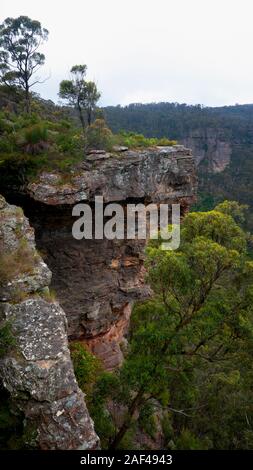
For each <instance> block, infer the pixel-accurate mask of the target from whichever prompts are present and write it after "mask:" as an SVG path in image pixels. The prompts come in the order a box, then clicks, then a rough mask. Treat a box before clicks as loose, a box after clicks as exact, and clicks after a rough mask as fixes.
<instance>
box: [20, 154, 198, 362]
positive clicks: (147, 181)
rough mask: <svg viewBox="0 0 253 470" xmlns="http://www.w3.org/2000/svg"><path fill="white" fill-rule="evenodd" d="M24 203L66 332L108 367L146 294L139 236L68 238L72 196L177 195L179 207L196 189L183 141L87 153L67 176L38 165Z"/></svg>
mask: <svg viewBox="0 0 253 470" xmlns="http://www.w3.org/2000/svg"><path fill="white" fill-rule="evenodd" d="M28 192H29V194H30V198H29V199H28V200H27V201H26V202H25V201H24V202H23V203H22V204H23V206H24V209H25V211H26V214H27V216H28V217H29V220H30V222H31V224H32V225H33V226H34V228H35V233H36V242H37V245H38V248H39V249H40V250H41V252H42V253H43V256H44V259H45V261H46V263H47V264H48V266H49V267H50V269H51V271H52V273H53V276H52V284H51V286H52V288H53V289H54V290H55V291H56V293H57V297H58V299H59V301H60V304H61V306H62V307H63V309H64V311H65V312H66V315H67V318H68V325H69V329H68V333H69V337H70V338H71V339H76V338H78V339H83V340H84V341H85V342H86V343H87V344H88V345H89V346H90V348H91V349H92V351H93V352H94V353H96V354H98V355H99V356H100V357H102V359H103V361H104V364H105V366H106V367H107V368H108V369H110V368H113V367H115V366H116V365H118V364H119V363H120V361H121V359H122V353H121V348H120V343H121V341H122V339H123V337H124V333H125V332H126V329H127V326H128V321H129V317H130V313H131V307H132V304H133V301H134V300H136V299H143V298H146V297H147V295H148V294H149V291H148V288H147V286H145V283H144V267H143V259H144V248H145V241H143V240H107V239H103V240H80V241H79V240H75V239H74V238H73V236H72V232H71V228H72V224H73V217H72V208H73V204H74V203H76V202H79V201H87V202H89V203H91V204H92V203H93V201H94V197H95V196H96V195H102V196H103V197H104V201H105V202H106V203H109V202H112V201H118V202H121V204H122V205H123V206H125V205H126V204H127V202H129V201H132V202H143V203H149V202H154V203H157V204H159V203H161V202H167V203H169V204H171V203H176V202H179V203H180V204H181V210H182V215H183V214H184V212H185V211H187V210H188V207H189V205H190V204H191V203H192V201H193V200H194V198H195V195H196V175H195V162H194V158H193V157H192V155H191V151H190V150H188V149H186V148H184V147H182V146H175V147H165V148H153V149H147V150H145V151H126V152H119V153H114V154H104V155H103V154H94V155H90V156H89V157H88V159H86V160H85V161H84V162H83V163H82V164H81V165H79V166H78V167H77V168H75V169H73V173H72V174H70V175H69V176H68V179H67V181H66V179H65V180H62V176H61V175H60V174H59V173H53V174H52V173H51V174H48V173H44V174H42V175H40V178H39V179H38V180H37V181H36V182H35V183H32V184H30V185H29V187H28Z"/></svg>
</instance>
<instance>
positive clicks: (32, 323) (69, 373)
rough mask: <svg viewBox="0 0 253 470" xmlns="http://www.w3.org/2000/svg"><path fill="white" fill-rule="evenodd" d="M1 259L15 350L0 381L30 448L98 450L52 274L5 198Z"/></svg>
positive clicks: (1, 302)
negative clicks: (51, 292) (28, 433)
mask: <svg viewBox="0 0 253 470" xmlns="http://www.w3.org/2000/svg"><path fill="white" fill-rule="evenodd" d="M20 246H21V248H20ZM22 249H23V251H22ZM17 250H18V252H17ZM28 254H29V262H27V260H26V259H25V256H28ZM22 256H24V257H23V258H22ZM0 257H2V259H3V260H4V263H6V269H7V267H8V266H7V261H9V264H10V266H9V267H8V276H2V278H1V279H0V322H1V326H4V325H5V324H7V323H8V324H10V325H11V330H12V334H13V337H14V338H15V346H13V347H12V348H11V349H10V350H7V351H6V354H4V356H3V357H2V358H1V360H0V372H1V381H2V383H3V385H4V387H5V388H6V389H7V390H8V391H9V393H10V394H11V397H12V398H13V399H14V401H15V404H16V405H17V406H18V408H19V409H20V410H21V411H22V412H23V413H24V416H25V423H26V424H25V425H26V427H27V428H32V429H33V445H34V444H35V445H36V446H37V447H39V448H41V449H94V448H97V446H98V437H97V436H96V433H95V431H94V427H93V423H92V420H91V418H90V417H89V414H88V411H87V408H86V405H85V402H84V395H83V393H82V392H81V390H80V389H79V388H78V385H77V382H76V379H75V376H74V371H73V366H72V362H71V359H70V353H69V349H68V339H67V320H66V316H65V313H64V311H63V310H62V308H61V307H60V305H59V304H58V303H57V302H53V301H50V299H49V298H48V284H49V283H50V280H51V272H50V270H49V269H48V267H47V266H46V264H45V263H44V261H43V260H42V258H41V257H40V256H39V254H38V253H37V251H36V248H35V241H34V231H33V229H32V228H31V227H30V225H29V222H28V220H27V218H26V217H25V216H24V214H23V211H22V210H21V209H20V208H17V207H16V206H11V205H9V204H7V203H6V201H5V200H4V198H3V197H0ZM19 257H20V259H19ZM13 258H14V259H13ZM22 264H23V267H22ZM17 269H19V272H17ZM21 294H22V295H21ZM45 294H47V295H45Z"/></svg>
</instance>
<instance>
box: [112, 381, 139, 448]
mask: <svg viewBox="0 0 253 470" xmlns="http://www.w3.org/2000/svg"><path fill="white" fill-rule="evenodd" d="M143 395H144V391H143V390H142V389H140V390H139V392H138V393H137V395H136V396H135V398H134V399H133V401H132V403H131V405H130V407H129V410H128V415H127V418H126V419H125V421H124V423H123V424H122V426H121V428H120V429H119V431H118V433H117V434H116V436H115V438H114V439H113V441H112V443H111V444H110V446H109V450H111V449H117V447H118V445H119V444H120V442H121V441H122V439H123V437H124V436H125V434H126V432H127V431H128V429H129V427H130V425H131V421H132V417H133V415H134V413H135V411H136V410H137V409H138V407H139V406H140V404H141V401H142V398H143Z"/></svg>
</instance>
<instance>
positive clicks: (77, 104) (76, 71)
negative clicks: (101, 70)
mask: <svg viewBox="0 0 253 470" xmlns="http://www.w3.org/2000/svg"><path fill="white" fill-rule="evenodd" d="M86 72H87V66H86V65H74V66H73V67H72V69H71V71H70V73H71V80H63V81H62V82H61V83H60V91H59V96H60V98H62V99H64V100H66V101H67V102H68V104H69V105H70V106H73V107H74V108H75V109H77V111H78V115H79V119H80V122H81V125H82V129H83V132H85V126H86V122H85V121H86V120H85V114H86V116H87V123H88V125H89V126H90V125H91V119H92V112H93V111H94V109H95V106H96V104H97V102H98V100H99V98H100V96H101V95H100V93H99V91H98V90H97V87H96V84H95V83H94V82H90V81H86V80H85V77H86Z"/></svg>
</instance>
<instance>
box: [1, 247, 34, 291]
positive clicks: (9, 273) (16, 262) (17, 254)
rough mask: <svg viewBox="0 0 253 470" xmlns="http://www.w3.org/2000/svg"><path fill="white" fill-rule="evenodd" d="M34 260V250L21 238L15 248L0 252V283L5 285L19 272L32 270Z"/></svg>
mask: <svg viewBox="0 0 253 470" xmlns="http://www.w3.org/2000/svg"><path fill="white" fill-rule="evenodd" d="M36 262H37V254H36V252H35V251H34V250H32V249H31V248H30V247H29V245H28V244H27V241H26V240H25V239H22V238H21V239H20V240H19V245H18V247H17V248H16V249H14V250H13V251H11V252H6V253H1V254H0V285H5V284H6V283H7V282H10V281H12V280H13V279H15V277H17V276H20V275H21V274H29V273H31V272H33V270H34V267H35V265H36Z"/></svg>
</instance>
